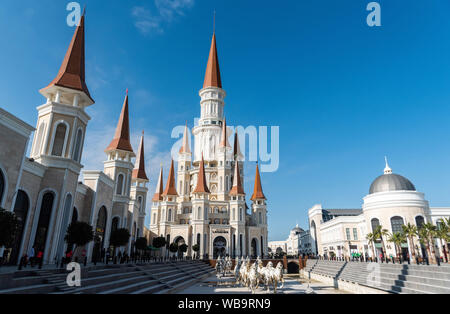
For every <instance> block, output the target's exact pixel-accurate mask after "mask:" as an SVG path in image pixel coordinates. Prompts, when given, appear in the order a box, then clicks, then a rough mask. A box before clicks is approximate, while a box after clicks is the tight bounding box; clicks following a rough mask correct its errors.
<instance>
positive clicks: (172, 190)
mask: <svg viewBox="0 0 450 314" xmlns="http://www.w3.org/2000/svg"><path fill="white" fill-rule="evenodd" d="M175 182H176V181H175V170H174V166H173V159H172V165H171V166H170V171H169V178H168V179H167V185H166V189H165V190H164V193H163V194H162V195H163V196H178V193H177V188H176V187H175Z"/></svg>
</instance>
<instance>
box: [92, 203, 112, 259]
mask: <svg viewBox="0 0 450 314" xmlns="http://www.w3.org/2000/svg"><path fill="white" fill-rule="evenodd" d="M107 219H108V213H107V211H106V208H105V206H103V207H102V208H100V210H99V211H98V214H97V222H96V224H95V232H94V234H95V235H94V250H93V252H92V258H93V259H95V260H99V258H103V254H102V250H103V248H104V246H105V229H106V221H107Z"/></svg>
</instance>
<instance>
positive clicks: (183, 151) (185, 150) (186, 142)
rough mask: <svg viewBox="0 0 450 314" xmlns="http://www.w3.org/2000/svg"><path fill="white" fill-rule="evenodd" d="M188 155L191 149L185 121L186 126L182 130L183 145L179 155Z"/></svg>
mask: <svg viewBox="0 0 450 314" xmlns="http://www.w3.org/2000/svg"><path fill="white" fill-rule="evenodd" d="M190 153H191V149H190V148H189V130H188V126H187V121H186V126H185V128H184V134H183V145H182V146H181V149H180V154H190Z"/></svg>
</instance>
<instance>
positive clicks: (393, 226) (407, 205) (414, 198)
mask: <svg viewBox="0 0 450 314" xmlns="http://www.w3.org/2000/svg"><path fill="white" fill-rule="evenodd" d="M363 200H364V204H363V206H362V209H363V215H364V220H365V222H366V230H368V232H372V231H373V230H374V229H375V228H376V226H378V225H381V226H382V227H383V229H387V230H388V231H389V233H391V234H393V233H395V232H401V231H402V225H406V224H408V223H410V224H412V225H417V226H418V227H420V226H421V225H422V224H423V223H424V222H425V221H426V220H427V218H426V217H428V216H430V208H429V204H428V201H427V200H425V195H424V194H423V193H421V192H418V191H416V188H415V186H414V184H412V183H411V181H409V180H408V179H407V178H405V177H403V176H401V175H398V174H394V173H392V169H391V168H390V167H389V165H388V163H387V161H386V168H385V169H384V174H383V175H381V176H379V177H378V178H376V179H375V181H373V183H372V185H371V186H370V191H369V195H367V196H366V197H364V199H363ZM376 246H377V250H378V251H379V249H380V248H381V243H377V244H376ZM386 251H387V255H388V256H389V255H391V254H392V255H393V256H395V254H396V252H395V248H394V246H393V245H391V244H390V243H388V242H387V241H386ZM402 251H403V253H405V254H406V253H407V252H408V244H407V243H405V244H403V245H402ZM378 254H379V252H378Z"/></svg>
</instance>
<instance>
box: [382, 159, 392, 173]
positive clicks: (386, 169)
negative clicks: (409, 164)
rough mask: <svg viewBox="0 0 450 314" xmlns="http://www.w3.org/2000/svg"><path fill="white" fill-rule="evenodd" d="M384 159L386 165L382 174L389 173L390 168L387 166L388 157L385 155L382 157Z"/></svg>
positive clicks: (390, 171)
mask: <svg viewBox="0 0 450 314" xmlns="http://www.w3.org/2000/svg"><path fill="white" fill-rule="evenodd" d="M384 161H385V162H386V167H385V168H384V174H391V173H392V169H391V167H389V163H388V159H387V157H384Z"/></svg>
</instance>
